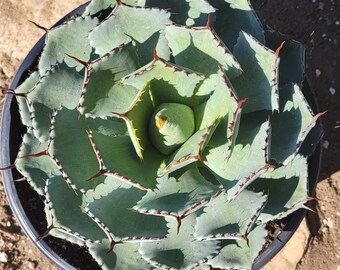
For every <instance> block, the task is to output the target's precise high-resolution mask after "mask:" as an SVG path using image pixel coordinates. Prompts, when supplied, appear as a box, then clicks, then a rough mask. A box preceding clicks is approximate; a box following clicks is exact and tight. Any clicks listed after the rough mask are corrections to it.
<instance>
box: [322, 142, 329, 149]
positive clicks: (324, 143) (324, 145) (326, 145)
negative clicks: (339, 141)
mask: <svg viewBox="0 0 340 270" xmlns="http://www.w3.org/2000/svg"><path fill="white" fill-rule="evenodd" d="M322 147H323V148H325V149H328V147H329V142H328V141H327V140H325V141H324V142H323V144H322Z"/></svg>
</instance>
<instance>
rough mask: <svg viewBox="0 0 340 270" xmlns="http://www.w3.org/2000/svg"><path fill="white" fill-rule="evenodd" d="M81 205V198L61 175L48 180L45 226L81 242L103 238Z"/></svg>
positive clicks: (103, 235)
mask: <svg viewBox="0 0 340 270" xmlns="http://www.w3.org/2000/svg"><path fill="white" fill-rule="evenodd" d="M81 205H82V196H81V195H80V194H76V193H75V192H74V190H72V189H71V188H70V187H69V186H68V184H67V183H66V182H65V180H64V179H63V177H62V176H61V175H60V176H57V177H53V178H50V179H48V181H47V185H46V206H45V211H46V215H47V216H50V219H48V224H47V226H48V227H49V226H51V227H53V228H54V229H57V230H58V229H59V230H63V231H65V232H67V233H68V234H69V235H72V236H73V237H76V238H79V239H80V240H82V241H83V242H85V241H87V240H91V241H96V240H98V239H102V238H105V237H106V235H105V232H104V231H103V230H102V229H101V228H100V227H99V226H98V225H97V224H96V223H95V222H94V221H93V220H92V219H91V218H90V217H89V216H88V215H87V214H86V213H85V211H83V210H82V209H81ZM64 239H65V238H64ZM66 240H68V238H66Z"/></svg>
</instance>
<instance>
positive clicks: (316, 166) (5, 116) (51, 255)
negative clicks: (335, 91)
mask: <svg viewBox="0 0 340 270" xmlns="http://www.w3.org/2000/svg"><path fill="white" fill-rule="evenodd" d="M86 6H87V3H85V4H83V5H81V6H79V7H78V8H76V9H75V10H73V11H72V12H70V13H69V14H67V15H66V16H64V17H63V18H62V19H60V20H59V21H58V22H57V23H56V24H55V25H54V26H53V27H56V26H58V25H60V24H62V23H63V22H64V21H65V20H66V19H67V18H68V17H70V16H75V15H80V14H82V13H83V11H84V10H85V8H86ZM45 37H46V34H45V35H44V36H42V37H41V38H40V40H39V41H38V42H37V43H36V44H35V46H34V47H33V48H32V49H31V51H30V52H29V53H28V54H27V56H26V58H25V59H24V61H23V62H22V64H21V65H20V67H19V69H18V70H17V72H16V74H15V76H14V78H13V80H12V82H11V84H10V89H15V88H16V87H17V86H18V85H19V84H20V83H21V82H22V81H23V79H24V78H25V75H26V74H25V73H26V71H27V70H28V69H30V68H31V67H32V65H33V64H34V62H35V60H36V58H37V57H38V55H39V54H40V52H41V50H42V48H43V46H44V42H45ZM303 92H304V94H305V95H307V96H309V99H308V101H309V103H311V105H312V108H313V109H314V111H318V109H317V102H316V98H315V95H314V92H313V91H312V89H311V88H310V85H309V83H308V81H307V80H305V81H304V83H303ZM13 102H15V99H14V98H13V95H7V96H6V97H5V102H4V105H3V111H2V119H1V130H0V137H1V138H0V155H1V156H0V162H1V166H2V167H6V166H9V165H10V164H12V161H11V157H10V153H11V149H10V145H11V141H10V139H11V124H12V114H11V106H12V104H13ZM320 160H321V143H320V142H319V143H318V145H317V147H316V149H315V151H314V153H313V154H312V156H310V157H309V159H308V165H309V166H308V171H309V177H308V186H309V193H310V196H313V195H314V193H315V188H316V184H317V180H318V175H319V170H320ZM2 176H3V183H4V190H5V194H6V197H7V200H8V202H9V205H10V208H11V210H12V212H13V213H14V215H15V217H16V219H17V221H18V222H19V224H20V227H21V228H22V230H23V232H24V233H25V234H26V236H28V238H29V239H30V240H31V241H32V242H33V243H34V244H35V245H36V246H37V247H38V249H39V250H40V251H41V252H42V253H43V254H44V255H45V256H46V257H47V258H48V259H49V260H50V261H51V262H52V263H54V264H55V265H56V266H58V267H59V268H61V269H65V270H66V269H67V270H76V268H74V267H73V266H71V265H70V264H69V263H68V262H66V261H65V260H64V259H63V258H62V257H60V256H59V255H58V254H57V253H55V252H54V251H53V250H52V248H51V247H50V246H49V245H48V244H47V243H46V242H45V241H44V240H40V241H36V239H37V237H38V236H39V235H38V233H37V231H36V229H35V228H34V227H33V225H32V224H31V223H30V221H29V219H28V217H27V215H26V213H25V211H24V209H23V207H22V204H21V202H20V199H19V196H18V194H17V190H16V187H15V182H14V180H13V172H12V170H10V169H8V170H3V171H2ZM305 214H306V210H305V209H299V210H297V211H295V212H294V213H292V214H290V215H289V216H288V217H287V225H286V226H285V227H284V228H283V230H282V231H281V233H280V234H279V236H278V237H277V238H276V239H275V240H274V241H273V242H272V243H270V244H269V246H268V247H267V248H266V250H264V251H263V252H262V253H261V254H260V255H259V256H258V257H257V258H256V259H255V261H254V264H253V266H252V269H253V270H257V269H260V268H262V267H263V266H264V265H265V264H267V263H268V262H269V261H270V260H271V259H272V258H273V257H274V256H275V255H276V254H277V253H278V252H279V251H280V250H281V249H282V248H283V247H284V245H285V244H286V243H287V242H288V241H289V239H290V238H291V237H292V236H293V234H294V233H295V231H296V230H297V228H298V227H299V225H300V223H301V222H302V220H303V218H304V216H305Z"/></svg>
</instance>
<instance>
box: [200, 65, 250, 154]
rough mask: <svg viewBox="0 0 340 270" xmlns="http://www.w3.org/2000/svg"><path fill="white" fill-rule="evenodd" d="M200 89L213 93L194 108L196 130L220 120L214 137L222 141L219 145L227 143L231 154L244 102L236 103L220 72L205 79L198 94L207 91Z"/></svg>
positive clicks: (231, 89)
mask: <svg viewBox="0 0 340 270" xmlns="http://www.w3.org/2000/svg"><path fill="white" fill-rule="evenodd" d="M202 89H207V90H208V89H209V90H212V91H213V93H211V94H210V98H209V99H208V100H207V101H206V102H204V103H201V104H200V105H199V106H197V107H195V108H194V112H195V118H196V128H197V129H202V128H203V127H206V126H210V125H211V124H212V123H213V122H214V121H215V120H216V119H221V122H220V124H219V126H218V127H217V132H216V136H218V137H219V138H221V139H222V141H221V142H219V143H220V144H227V143H229V145H227V146H226V147H227V148H228V149H229V150H230V152H231V151H232V148H233V147H234V144H235V140H236V137H237V132H238V125H239V122H240V114H241V107H242V104H243V102H244V101H241V102H240V101H238V99H237V97H236V95H235V93H234V89H233V87H232V86H231V84H230V82H229V80H228V79H227V78H226V77H225V76H224V74H223V72H222V70H219V72H218V73H217V74H212V75H211V76H210V77H209V78H208V79H206V80H205V81H204V82H203V83H202V85H201V86H200V88H199V90H198V92H205V91H207V90H202ZM214 134H215V133H214ZM213 136H214V135H213Z"/></svg>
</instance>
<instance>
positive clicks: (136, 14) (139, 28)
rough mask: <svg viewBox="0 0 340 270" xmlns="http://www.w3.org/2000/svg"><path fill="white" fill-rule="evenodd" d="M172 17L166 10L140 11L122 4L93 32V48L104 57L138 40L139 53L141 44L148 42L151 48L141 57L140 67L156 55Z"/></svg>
mask: <svg viewBox="0 0 340 270" xmlns="http://www.w3.org/2000/svg"><path fill="white" fill-rule="evenodd" d="M169 17H170V14H169V13H167V12H166V11H164V10H159V9H148V8H141V7H140V8H136V7H131V6H127V5H124V4H122V3H121V4H119V5H117V6H116V8H115V9H114V11H113V13H112V15H111V16H110V17H109V18H108V19H106V20H105V21H104V22H103V23H101V24H100V25H99V26H98V27H96V28H95V29H94V30H93V31H92V32H91V34H90V35H89V38H90V40H91V46H92V47H94V48H95V51H96V53H97V54H99V55H103V54H105V53H107V52H108V51H110V50H112V49H113V48H117V47H118V46H120V45H121V44H127V43H129V42H130V41H134V43H135V46H136V47H137V50H138V47H139V45H140V46H142V45H143V43H146V42H147V43H148V47H147V48H144V49H147V50H143V54H140V55H139V56H140V65H145V64H146V63H148V62H150V61H151V60H152V55H153V54H152V52H153V50H154V48H155V47H156V44H157V41H158V40H159V38H160V34H159V31H160V30H161V29H163V28H164V26H165V25H167V24H171V21H170V19H169ZM132 21H133V23H131V22H132ZM145 25H147V26H148V27H147V28H146V27H145Z"/></svg>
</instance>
